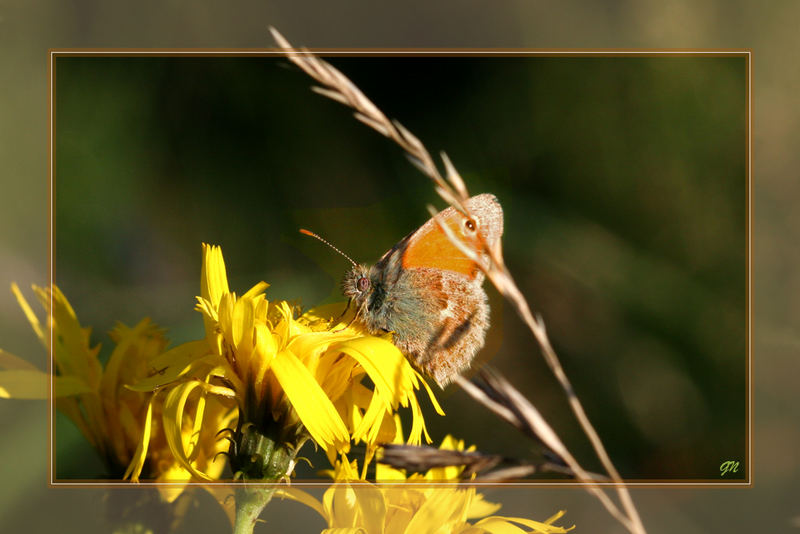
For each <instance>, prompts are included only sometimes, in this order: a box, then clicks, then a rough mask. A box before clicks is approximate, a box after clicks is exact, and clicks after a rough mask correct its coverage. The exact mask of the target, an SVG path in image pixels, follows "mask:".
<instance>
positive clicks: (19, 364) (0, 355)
mask: <svg viewBox="0 0 800 534" xmlns="http://www.w3.org/2000/svg"><path fill="white" fill-rule="evenodd" d="M0 369H27V370H28V371H37V370H38V369H37V368H36V366H35V365H33V364H32V363H31V362H29V361H27V360H23V359H22V358H20V357H19V356H15V355H13V354H11V353H10V352H6V351H4V350H3V349H0Z"/></svg>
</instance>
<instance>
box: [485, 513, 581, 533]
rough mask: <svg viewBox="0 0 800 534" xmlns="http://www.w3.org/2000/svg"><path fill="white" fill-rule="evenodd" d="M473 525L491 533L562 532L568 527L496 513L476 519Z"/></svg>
mask: <svg viewBox="0 0 800 534" xmlns="http://www.w3.org/2000/svg"><path fill="white" fill-rule="evenodd" d="M513 523H519V524H521V525H524V526H525V527H527V528H529V529H532V530H523V529H521V528H519V527H517V526H515V525H514V524H513ZM475 526H476V527H481V528H483V529H486V530H488V531H489V532H491V533H492V534H516V533H518V532H540V533H542V534H564V533H565V532H567V531H568V529H565V528H564V527H557V526H554V525H549V524H547V523H542V522H540V521H534V520H532V519H525V518H523V517H502V516H497V515H496V516H492V517H487V518H486V519H483V520H481V521H478V522H477V523H475Z"/></svg>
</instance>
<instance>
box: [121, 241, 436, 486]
mask: <svg viewBox="0 0 800 534" xmlns="http://www.w3.org/2000/svg"><path fill="white" fill-rule="evenodd" d="M267 287H268V286H267V284H266V283H264V282H260V283H258V284H256V285H255V286H253V287H252V288H251V289H250V290H248V291H247V292H245V293H244V294H243V295H241V296H239V295H237V294H236V293H234V292H231V291H230V289H229V287H228V281H227V274H226V270H225V264H224V261H223V258H222V252H221V250H220V249H219V247H214V246H209V245H204V246H203V268H202V274H201V295H200V296H199V297H198V298H197V306H196V309H197V310H198V311H200V312H201V314H202V316H203V322H204V325H205V339H203V340H200V341H195V342H191V343H187V344H185V345H181V346H179V347H176V348H175V349H172V350H171V351H169V352H167V353H164V354H163V355H161V357H159V358H158V359H157V362H156V363H157V366H156V368H158V369H162V368H163V372H161V373H160V374H157V375H153V376H151V377H149V378H147V379H145V380H143V381H141V382H140V383H139V384H137V385H136V386H135V389H136V390H139V391H159V392H163V393H161V394H165V395H167V402H166V406H165V410H166V412H165V413H167V414H168V417H169V419H170V421H172V422H173V426H174V427H175V428H177V426H178V422H179V421H183V420H184V416H185V413H184V408H183V404H182V402H181V399H186V398H188V397H189V395H191V394H193V392H197V393H196V394H197V395H200V396H201V397H222V398H228V399H234V400H235V401H236V404H237V406H238V419H237V423H236V429H235V430H234V429H232V428H231V429H229V430H230V431H231V433H232V436H229V437H231V440H232V444H231V448H230V458H231V465H232V468H233V472H234V477H237V478H245V479H249V480H253V479H261V480H264V479H266V480H273V481H276V480H280V479H281V478H283V477H285V476H288V475H289V474H291V472H292V470H293V467H294V459H295V457H296V455H297V452H298V450H299V448H300V447H301V446H302V445H303V443H304V442H305V441H307V440H308V439H311V440H313V441H314V443H316V444H317V445H318V446H320V447H322V448H323V449H325V451H326V452H327V454H328V456H329V458H330V459H331V460H333V459H335V457H336V455H337V454H338V453H341V452H347V451H348V450H349V447H350V443H351V440H352V441H355V442H364V443H365V444H366V445H367V454H368V456H370V457H371V455H372V454H374V452H375V450H376V449H377V444H378V442H379V441H380V440H383V439H385V438H386V437H387V435H386V430H387V424H386V422H387V421H388V422H391V421H392V417H393V415H394V413H395V411H396V410H397V409H398V408H399V407H401V406H405V407H409V408H410V409H411V411H412V415H413V420H414V423H413V427H412V432H411V435H410V437H409V441H410V442H412V443H414V442H416V443H419V442H420V441H421V439H422V436H423V435H424V436H425V437H426V439H429V438H428V437H427V433H426V431H425V426H424V420H423V418H422V412H421V408H420V405H419V402H418V400H417V397H416V391H417V390H418V389H419V388H420V387H421V384H422V385H424V387H426V388H427V384H425V382H424V380H423V379H422V378H421V377H420V376H419V374H418V373H417V372H416V371H415V370H414V369H413V368H412V367H411V366H410V364H408V362H407V361H406V360H405V358H404V357H403V355H402V354H401V353H400V351H399V350H398V349H397V348H396V347H395V346H394V345H393V344H392V343H391V342H390V341H389V339H387V338H380V337H375V336H370V335H366V334H365V333H364V332H362V331H360V330H357V329H356V328H354V327H346V328H342V327H341V326H340V325H338V324H337V321H334V320H332V319H331V318H330V317H331V312H332V311H333V310H332V309H331V308H326V309H318V310H312V311H310V312H308V313H306V314H304V315H300V314H299V312H298V310H297V308H295V307H293V306H291V305H290V304H289V303H287V302H285V301H273V302H270V301H268V300H267V298H266V296H265V294H264V290H265V289H266V288H267ZM365 377H369V379H370V380H371V381H372V383H373V384H374V388H373V389H369V388H367V387H366V386H365V385H364V384H362V380H363V379H364V378H365ZM428 392H429V395H430V397H431V399H432V401H433V403H434V405H435V406H436V408H437V410H439V411H440V409H439V408H438V405H437V404H436V401H435V398H434V397H433V394H432V392H430V389H428ZM201 419H202V418H199V419H198V418H197V417H196V416H195V417H194V425H195V428H202V427H203V426H204V423H203V422H202V420H201ZM391 426H392V429H393V425H391ZM175 428H173V429H172V430H170V429H166V435H167V436H168V437H169V436H170V435H172V436H173V438H172V440H171V447H172V450H173V454H174V455H175V456H176V457H177V458H179V459H180V460H181V461H182V462H183V463H184V467H186V468H187V469H189V467H190V466H189V465H188V464H189V459H190V453H191V450H192V449H191V448H187V447H186V443H183V442H181V441H180V440H178V439H177V437H178V434H179V433H178V432H177V430H175ZM213 430H214V432H217V431H222V430H224V427H222V428H220V427H216V428H213ZM388 437H389V438H390V439H391V438H392V437H393V435H391V432H390V435H389V436H388ZM195 474H196V475H197V476H200V477H204V476H205V474H204V473H202V472H196V473H195Z"/></svg>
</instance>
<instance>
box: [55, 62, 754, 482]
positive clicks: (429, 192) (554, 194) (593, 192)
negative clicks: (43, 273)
mask: <svg viewBox="0 0 800 534" xmlns="http://www.w3.org/2000/svg"><path fill="white" fill-rule="evenodd" d="M331 61H332V62H333V63H334V64H335V65H336V66H337V67H339V68H340V69H341V70H342V71H343V72H344V73H345V74H346V75H348V76H350V77H351V78H352V80H353V81H354V82H355V83H356V84H357V85H359V86H360V87H361V88H362V90H363V91H364V92H365V93H366V94H367V95H368V96H369V97H371V98H372V99H374V101H375V103H376V104H377V105H378V106H379V107H380V108H381V109H382V110H383V111H384V112H385V113H386V114H387V115H388V116H390V117H393V118H397V119H398V120H400V121H401V122H402V123H403V124H404V125H405V126H406V127H407V128H409V129H410V130H411V131H412V132H414V133H415V134H416V135H417V136H418V137H419V138H420V139H421V140H423V142H424V143H425V144H426V145H427V146H428V148H429V150H430V151H431V152H432V153H437V152H438V151H439V150H440V149H443V150H446V151H447V152H448V154H449V156H450V157H451V159H452V160H453V162H454V163H455V165H456V167H457V168H458V169H459V170H460V171H461V173H462V174H463V176H464V179H465V180H466V183H467V185H468V187H469V188H470V190H471V191H472V192H473V193H480V192H486V191H490V192H493V193H494V194H495V195H497V197H498V198H499V199H500V201H501V203H502V205H503V207H504V212H505V227H506V232H505V236H504V251H505V255H506V258H507V262H508V264H509V267H510V269H511V271H512V273H513V274H514V275H515V276H516V278H517V280H518V283H519V285H520V288H521V289H522V291H523V293H524V294H525V295H526V296H527V297H528V299H529V301H530V302H531V304H532V306H533V307H534V308H535V309H536V311H538V312H539V313H541V314H542V316H543V317H544V319H545V321H546V325H547V327H548V332H549V334H550V337H551V339H552V342H553V344H554V347H555V348H556V350H557V351H558V353H559V354H560V356H561V359H562V360H563V363H564V366H565V369H566V371H567V373H568V376H570V377H571V379H572V381H573V382H574V385H575V387H576V390H577V393H578V395H579V397H580V398H581V399H582V401H583V403H584V404H585V406H586V409H587V411H588V413H589V416H590V418H591V420H592V421H593V422H594V424H595V425H596V426H597V430H598V432H599V433H600V436H601V437H602V438H603V440H604V441H605V442H606V445H607V447H608V448H609V451H610V454H611V456H612V458H614V459H615V461H616V464H617V467H618V469H619V470H620V471H621V473H623V476H624V477H626V478H629V479H698V478H700V479H712V480H715V481H718V480H719V466H720V464H721V463H722V462H724V461H726V460H735V461H740V462H743V463H744V460H745V458H746V453H745V446H746V445H745V444H746V436H747V428H746V411H745V406H746V404H745V398H746V397H745V395H746V392H747V388H746V345H745V327H746V300H745V299H746V250H745V244H746V240H745V238H746V82H747V72H746V62H745V59H744V58H743V57H696V56H695V57H666V56H662V57H578V58H575V57H564V56H562V57H510V58H501V57H456V58H452V57H430V56H427V57H380V58H374V57H373V58H364V57H360V58H331ZM309 85H310V80H309V79H308V78H307V77H306V76H305V75H304V74H303V73H302V72H301V71H299V70H298V69H296V68H294V67H293V66H290V65H289V63H288V61H286V60H285V59H283V58H275V57H272V58H270V57H244V58H230V57H207V58H187V57H183V58H144V57H111V58H109V57H59V58H58V59H57V60H56V98H55V103H56V115H55V117H56V124H57V127H56V144H55V146H56V154H57V156H56V189H55V191H56V193H55V199H56V219H55V223H56V253H55V258H56V262H55V265H56V282H57V283H58V284H59V285H60V287H61V288H62V290H63V291H64V292H65V294H66V295H67V297H68V298H70V299H71V301H72V304H73V306H74V307H75V309H76V311H77V312H78V315H79V318H80V319H81V321H82V322H83V323H85V324H88V325H91V326H93V327H94V328H95V331H94V333H95V339H96V340H97V341H103V342H105V347H104V348H105V353H106V354H107V353H109V352H110V349H111V344H110V343H109V342H108V341H109V340H108V338H107V337H106V336H105V335H104V334H105V332H107V331H108V330H109V329H110V328H111V327H112V326H113V324H114V322H115V321H117V320H122V321H124V322H127V323H128V324H134V323H135V322H137V321H138V319H139V318H140V317H142V316H145V315H147V316H150V317H152V318H153V319H154V320H155V321H156V322H157V323H159V324H160V325H162V326H164V327H166V328H168V329H169V331H170V336H171V337H172V339H173V340H174V341H175V342H183V341H187V340H190V339H197V338H199V337H202V335H203V330H202V321H201V318H200V317H199V314H198V313H197V312H194V311H193V310H192V308H193V302H194V298H193V297H194V295H196V294H197V293H198V292H199V269H200V243H201V242H210V243H215V244H220V245H221V246H222V249H223V253H224V255H225V258H226V262H227V266H228V273H229V276H230V278H231V282H232V289H234V290H236V291H238V292H240V293H241V292H244V291H245V290H247V289H248V288H249V287H251V286H252V285H253V284H255V283H256V282H257V281H259V280H261V279H263V280H265V281H267V282H269V283H270V284H272V287H271V288H270V289H269V290H268V292H267V295H268V297H270V298H283V299H292V300H293V299H299V300H300V301H301V302H302V303H303V304H304V305H306V306H312V305H315V304H318V303H319V302H321V301H323V300H325V299H326V297H329V295H332V294H333V295H335V298H336V299H337V300H341V297H339V296H338V289H337V288H338V279H339V277H340V276H341V274H342V273H343V272H344V271H345V269H346V268H347V264H346V262H345V260H343V259H342V258H340V257H338V256H337V255H336V254H335V253H333V252H332V251H330V250H329V249H328V248H327V247H324V246H322V245H321V244H319V243H318V242H316V241H314V240H310V239H308V238H305V237H303V236H301V235H300V234H298V232H297V229H298V228H300V227H308V228H312V229H314V230H316V231H317V232H319V233H321V234H322V235H324V236H326V237H327V238H328V239H329V240H331V241H332V242H333V243H335V244H336V245H337V246H339V247H340V248H342V249H343V250H345V251H346V252H347V253H349V254H350V255H352V256H353V257H354V258H356V259H357V260H358V261H365V262H369V261H375V260H376V259H377V258H378V257H380V255H381V254H382V253H383V252H384V251H385V250H387V249H388V248H389V247H390V246H391V245H392V244H393V243H394V242H395V241H397V240H398V239H399V238H401V237H402V236H404V235H405V234H407V233H408V232H409V231H410V230H412V229H413V228H415V227H416V226H419V225H420V224H421V223H422V222H424V220H425V219H426V218H427V212H426V210H425V205H426V204H427V203H434V204H436V205H437V206H440V207H441V206H442V203H441V201H439V200H438V199H437V198H436V197H435V194H434V193H433V189H432V187H431V184H430V183H429V181H428V180H427V179H426V178H425V177H424V176H422V175H421V174H420V173H419V172H418V171H417V170H416V169H414V168H413V167H412V166H411V165H409V164H408V162H407V161H405V158H404V155H403V154H402V152H401V151H400V149H399V148H397V147H396V146H394V145H393V144H391V143H390V142H388V141H387V140H386V139H384V138H382V137H381V136H380V135H377V134H376V133H375V132H373V131H371V130H369V129H368V128H365V127H364V126H363V125H361V124H360V123H358V122H357V121H355V120H353V119H352V118H351V117H350V113H349V112H348V111H347V110H346V109H344V107H343V106H340V105H338V104H336V103H334V102H332V101H329V100H326V99H324V98H322V97H320V96H318V95H315V94H313V93H311V92H310V91H309V89H308V87H309ZM493 297H494V298H493V303H494V306H493V323H494V327H493V329H492V331H491V334H490V340H489V346H488V348H487V350H486V351H484V353H483V354H481V355H480V356H479V359H480V360H489V361H491V363H492V364H493V365H495V366H497V367H498V368H499V369H501V370H502V371H504V372H505V374H506V375H507V376H509V377H510V378H511V379H512V380H513V382H514V383H515V384H516V385H517V386H518V387H519V388H520V389H521V390H522V391H523V392H524V393H526V394H527V395H528V396H529V397H530V398H531V399H532V400H533V401H534V402H535V403H536V405H537V406H539V408H540V409H541V410H542V411H543V413H544V414H545V416H546V417H547V418H548V420H550V421H551V422H552V424H553V425H554V426H555V428H556V429H557V431H558V432H559V433H560V434H561V435H562V437H563V439H564V441H565V442H566V444H567V445H568V447H570V448H571V449H572V450H573V451H574V452H576V453H577V454H578V456H579V458H580V459H581V460H582V462H583V463H584V464H586V465H587V467H589V468H590V469H593V470H595V471H599V470H601V466H600V465H599V464H598V463H597V462H596V461H594V459H593V455H592V453H591V450H590V448H589V446H588V444H587V442H586V440H585V438H583V437H582V435H581V432H580V429H579V428H578V427H577V426H576V424H575V422H574V419H573V417H572V416H571V412H570V411H569V409H568V407H567V405H566V403H565V397H564V395H563V393H562V392H561V391H560V389H559V388H558V386H557V385H556V384H555V381H554V379H553V378H552V376H551V373H550V372H549V370H548V369H547V368H546V366H545V364H544V363H543V360H542V358H541V357H540V355H539V352H538V349H537V347H536V345H535V343H534V342H533V338H532V336H531V335H530V333H529V332H528V331H527V329H526V328H525V327H524V325H523V324H522V323H521V322H520V321H519V320H518V319H517V317H516V315H515V314H514V312H513V311H512V310H511V308H507V307H506V306H505V305H504V304H503V303H502V301H501V300H500V299H499V298H497V294H496V293H493ZM330 298H334V297H330ZM442 400H443V402H444V408H445V410H446V412H447V413H448V415H447V417H445V418H444V419H441V418H439V417H438V416H435V415H433V413H432V411H429V412H430V415H429V416H428V419H427V420H428V426H429V428H430V429H431V432H432V435H433V437H434V439H435V440H436V442H437V443H438V441H440V440H441V439H442V438H443V437H444V436H445V435H446V434H447V433H451V434H454V435H455V436H457V437H459V438H463V439H465V440H466V441H467V442H468V443H474V444H475V445H477V446H478V447H479V449H480V450H484V451H488V452H500V453H504V454H507V455H510V456H515V457H527V456H530V454H531V451H530V449H531V447H530V444H529V443H527V442H526V441H525V440H524V439H523V438H521V436H518V435H517V434H516V433H515V432H514V431H513V430H512V429H511V428H506V425H505V424H504V423H502V422H500V421H496V420H494V419H493V418H492V417H491V416H490V415H489V414H488V412H486V411H485V410H484V409H482V408H476V407H475V406H474V405H473V403H472V402H471V401H470V400H469V399H468V398H467V397H466V396H465V395H464V394H463V393H461V392H459V391H457V389H456V388H450V389H448V390H447V391H446V392H444V393H443V399H442ZM63 426H64V425H61V426H60V427H59V428H63ZM65 432H69V431H67V430H65ZM65 435H69V434H65ZM87 450H88V446H87V445H86V444H85V443H83V442H82V441H79V443H77V444H75V445H69V446H66V447H64V446H62V444H61V442H59V447H58V449H57V453H58V455H57V461H58V463H57V465H58V470H57V474H58V476H60V477H79V478H85V477H87V476H92V475H93V473H91V472H89V473H87V472H86V459H85V456H86V455H87V454H88V455H91V450H88V452H87ZM309 454H310V451H309ZM534 457H536V455H535V451H534ZM315 459H316V461H315V467H317V468H323V467H325V463H326V462H325V461H324V459H322V458H321V457H319V456H317V457H315ZM320 462H321V463H320ZM300 473H301V476H314V472H313V471H312V470H306V469H301V471H300ZM745 476H746V471H745V469H740V471H739V473H738V474H736V475H734V476H728V477H726V479H727V480H732V479H739V480H741V479H743V478H744V477H745Z"/></svg>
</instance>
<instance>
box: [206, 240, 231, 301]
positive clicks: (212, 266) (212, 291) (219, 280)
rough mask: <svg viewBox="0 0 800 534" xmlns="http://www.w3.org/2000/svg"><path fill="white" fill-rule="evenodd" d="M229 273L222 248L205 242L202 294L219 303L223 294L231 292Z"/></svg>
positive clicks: (207, 298)
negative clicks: (226, 269) (226, 270)
mask: <svg viewBox="0 0 800 534" xmlns="http://www.w3.org/2000/svg"><path fill="white" fill-rule="evenodd" d="M229 292H230V290H229V289H228V275H227V273H226V272H225V260H223V259H222V249H221V248H220V247H218V246H215V245H207V244H206V243H203V268H202V271H201V274H200V294H201V295H202V296H203V298H204V299H206V300H208V301H210V302H211V303H212V304H213V305H214V306H216V305H218V304H219V299H220V298H221V297H222V295H223V294H225V293H229Z"/></svg>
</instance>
